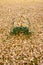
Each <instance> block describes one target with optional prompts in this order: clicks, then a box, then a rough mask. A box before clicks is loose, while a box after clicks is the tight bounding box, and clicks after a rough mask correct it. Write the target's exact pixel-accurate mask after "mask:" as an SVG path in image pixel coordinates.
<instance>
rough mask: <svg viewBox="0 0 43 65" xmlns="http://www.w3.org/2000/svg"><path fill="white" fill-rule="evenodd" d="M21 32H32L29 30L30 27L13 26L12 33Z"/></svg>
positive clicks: (27, 33) (28, 33) (26, 33)
mask: <svg viewBox="0 0 43 65" xmlns="http://www.w3.org/2000/svg"><path fill="white" fill-rule="evenodd" d="M19 33H24V34H25V35H30V34H31V32H30V31H29V29H28V27H22V26H21V27H15V28H13V31H12V34H14V35H16V34H19Z"/></svg>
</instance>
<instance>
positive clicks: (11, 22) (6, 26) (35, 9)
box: [0, 0, 43, 65]
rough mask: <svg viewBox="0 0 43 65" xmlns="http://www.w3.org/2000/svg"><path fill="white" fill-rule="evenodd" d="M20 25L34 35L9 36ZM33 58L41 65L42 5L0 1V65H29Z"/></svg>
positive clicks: (42, 60)
mask: <svg viewBox="0 0 43 65" xmlns="http://www.w3.org/2000/svg"><path fill="white" fill-rule="evenodd" d="M21 25H22V26H27V27H28V26H29V30H30V31H32V32H34V34H33V35H32V36H31V37H30V38H27V37H26V36H25V35H23V34H20V36H18V35H16V36H15V35H10V31H11V30H12V29H13V28H14V27H16V26H21ZM34 57H36V58H37V63H38V65H43V3H40V2H39V3H38V2H37V3H36V2H30V3H29V2H25V4H24V2H22V3H20V2H16V3H15V4H14V3H8V2H2V1H1V0H0V65H30V64H31V61H33V59H34Z"/></svg>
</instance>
